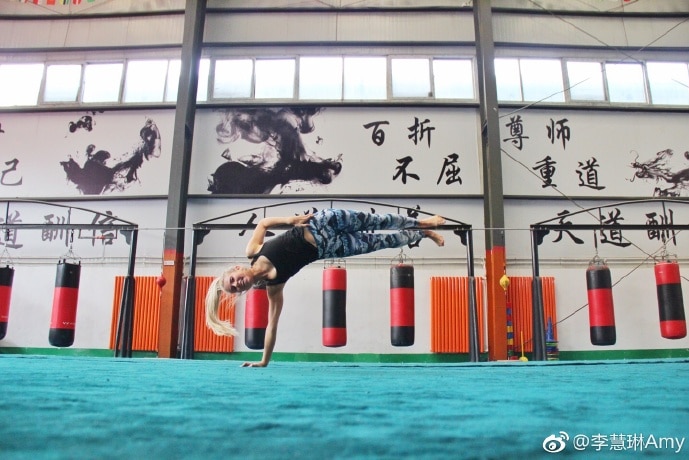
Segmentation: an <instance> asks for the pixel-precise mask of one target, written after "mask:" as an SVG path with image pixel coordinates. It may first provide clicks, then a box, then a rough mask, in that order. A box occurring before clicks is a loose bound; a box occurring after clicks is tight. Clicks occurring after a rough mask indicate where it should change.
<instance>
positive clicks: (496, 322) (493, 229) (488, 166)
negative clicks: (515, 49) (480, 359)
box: [474, 0, 507, 361]
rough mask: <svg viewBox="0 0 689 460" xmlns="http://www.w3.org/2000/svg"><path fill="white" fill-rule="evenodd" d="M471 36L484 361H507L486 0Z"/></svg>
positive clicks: (495, 101)
mask: <svg viewBox="0 0 689 460" xmlns="http://www.w3.org/2000/svg"><path fill="white" fill-rule="evenodd" d="M474 34H475V37H476V62H477V68H478V89H479V102H480V113H481V141H482V142H481V149H482V152H481V154H482V155H481V157H482V163H483V164H482V168H483V196H484V201H483V209H484V212H483V214H484V224H485V227H486V282H487V294H488V315H487V316H488V359H490V360H491V361H495V360H500V359H507V312H506V309H505V291H504V290H503V289H502V287H501V286H500V282H499V281H500V278H501V277H502V275H503V274H504V273H505V232H504V227H505V213H504V207H503V192H502V162H501V152H500V125H499V122H500V120H499V117H498V95H497V86H496V83H495V64H494V60H495V47H494V44H493V15H492V11H491V2H490V0H477V1H474Z"/></svg>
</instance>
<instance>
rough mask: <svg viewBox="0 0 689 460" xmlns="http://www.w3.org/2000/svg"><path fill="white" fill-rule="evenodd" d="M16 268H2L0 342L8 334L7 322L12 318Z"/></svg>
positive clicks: (0, 280) (0, 283)
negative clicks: (11, 299) (11, 306)
mask: <svg viewBox="0 0 689 460" xmlns="http://www.w3.org/2000/svg"><path fill="white" fill-rule="evenodd" d="M13 279H14V268H12V267H10V266H9V265H8V266H7V267H2V268H0V340H2V339H4V338H5V334H7V322H8V321H9V317H10V298H11V297H12V280H13Z"/></svg>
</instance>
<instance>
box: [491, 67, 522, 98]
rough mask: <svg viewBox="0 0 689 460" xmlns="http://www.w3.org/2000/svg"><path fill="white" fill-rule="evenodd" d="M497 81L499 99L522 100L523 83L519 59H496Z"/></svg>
mask: <svg viewBox="0 0 689 460" xmlns="http://www.w3.org/2000/svg"><path fill="white" fill-rule="evenodd" d="M495 83H496V86H497V87H498V100H501V101H521V100H522V83H521V77H520V76H519V60H518V59H505V58H500V59H496V60H495Z"/></svg>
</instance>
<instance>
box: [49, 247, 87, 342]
mask: <svg viewBox="0 0 689 460" xmlns="http://www.w3.org/2000/svg"><path fill="white" fill-rule="evenodd" d="M80 275H81V265H80V264H69V263H67V262H66V261H64V260H61V261H60V262H58V264H57V273H56V275H55V293H54V294H53V313H52V316H51V319H50V335H49V337H48V340H49V342H50V344H51V345H52V346H54V347H69V346H70V345H72V344H73V343H74V327H75V325H76V320H77V300H78V298H79V277H80Z"/></svg>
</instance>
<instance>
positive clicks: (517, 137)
mask: <svg viewBox="0 0 689 460" xmlns="http://www.w3.org/2000/svg"><path fill="white" fill-rule="evenodd" d="M505 126H507V127H509V128H510V136H512V137H508V138H506V139H503V140H502V141H503V142H505V141H512V145H514V146H515V147H517V150H521V149H522V147H523V146H524V139H528V138H529V136H525V135H524V125H523V124H522V117H521V115H517V116H514V117H510V122H509V123H507V124H506V125H505Z"/></svg>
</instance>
